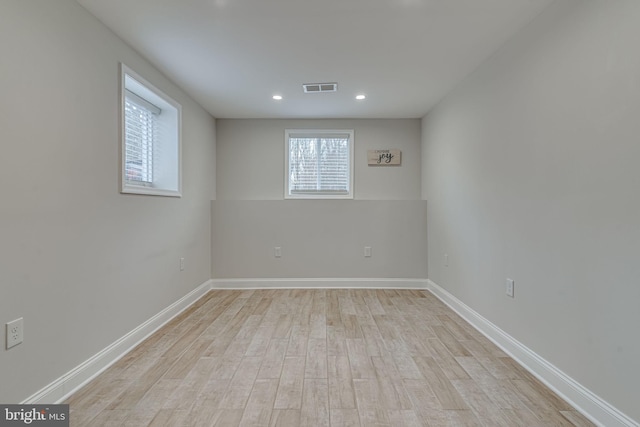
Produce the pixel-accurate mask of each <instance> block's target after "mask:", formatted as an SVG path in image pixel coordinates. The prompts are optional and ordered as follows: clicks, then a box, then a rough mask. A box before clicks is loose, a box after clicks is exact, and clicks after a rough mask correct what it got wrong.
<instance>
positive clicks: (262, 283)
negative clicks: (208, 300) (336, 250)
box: [211, 278, 427, 289]
mask: <svg viewBox="0 0 640 427" xmlns="http://www.w3.org/2000/svg"><path fill="white" fill-rule="evenodd" d="M211 288H212V289H427V280H426V279H378V278H345V279H343V278H304V279H264V278H258V279H213V280H212V285H211Z"/></svg>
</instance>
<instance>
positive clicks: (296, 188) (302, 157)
mask: <svg viewBox="0 0 640 427" xmlns="http://www.w3.org/2000/svg"><path fill="white" fill-rule="evenodd" d="M285 139H286V152H287V162H286V163H287V171H286V175H287V179H286V188H285V197H286V198H353V172H352V170H353V166H352V165H353V131H352V130H314V131H300V130H287V131H286V138H285Z"/></svg>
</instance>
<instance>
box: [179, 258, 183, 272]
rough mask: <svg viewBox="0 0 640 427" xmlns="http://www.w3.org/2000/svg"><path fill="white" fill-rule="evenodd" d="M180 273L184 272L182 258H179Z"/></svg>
mask: <svg viewBox="0 0 640 427" xmlns="http://www.w3.org/2000/svg"><path fill="white" fill-rule="evenodd" d="M180 271H184V258H180Z"/></svg>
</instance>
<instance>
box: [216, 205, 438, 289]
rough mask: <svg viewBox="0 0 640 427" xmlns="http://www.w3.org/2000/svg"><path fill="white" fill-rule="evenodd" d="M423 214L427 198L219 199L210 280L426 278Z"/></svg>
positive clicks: (425, 220) (425, 222)
mask: <svg viewBox="0 0 640 427" xmlns="http://www.w3.org/2000/svg"><path fill="white" fill-rule="evenodd" d="M426 212H427V206H426V202H424V201H422V200H391V201H389V200H323V201H320V200H285V201H277V200H216V201H214V202H212V217H211V218H212V237H213V239H212V242H213V249H212V256H213V263H212V268H213V277H214V278H216V279H221V278H354V277H355V278H401V279H409V278H412V279H426V278H427V262H426V260H427V240H426V238H425V237H426V233H427V217H426ZM275 246H278V247H280V248H281V250H282V257H281V258H276V257H275V256H274V250H273V248H274V247H275ZM365 246H369V247H371V257H367V258H365V257H364V247H365Z"/></svg>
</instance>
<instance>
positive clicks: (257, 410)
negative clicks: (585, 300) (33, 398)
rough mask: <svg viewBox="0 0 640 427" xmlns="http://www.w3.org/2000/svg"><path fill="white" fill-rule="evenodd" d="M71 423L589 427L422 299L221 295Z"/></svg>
mask: <svg viewBox="0 0 640 427" xmlns="http://www.w3.org/2000/svg"><path fill="white" fill-rule="evenodd" d="M67 403H69V405H70V411H71V415H70V416H71V425H72V426H82V427H84V426H133V427H141V426H224V427H231V426H269V427H276V426H283V427H284V426H291V427H299V426H313V427H316V426H333V427H337V426H393V427H399V426H433V427H436V426H487V427H493V426H507V427H512V426H526V427H535V426H578V427H583V426H592V425H593V424H592V423H591V422H589V421H588V420H587V419H586V418H585V417H583V416H582V415H581V414H579V413H578V412H576V411H575V410H573V408H571V406H569V405H568V404H567V403H565V402H564V401H563V400H562V399H560V398H559V397H558V396H556V395H555V394H553V393H552V392H551V391H550V390H548V389H547V388H546V387H545V386H544V385H542V384H541V383H540V382H539V381H538V380H536V379H535V378H534V377H533V376H532V375H530V374H529V373H528V372H527V371H525V370H524V369H523V368H522V367H520V366H519V365H518V364H517V363H515V362H514V361H513V360H512V359H510V358H509V357H508V356H507V355H506V354H504V353H503V352H502V351H501V350H500V349H498V348H497V347H496V346H495V345H493V344H492V343H491V342H490V341H489V340H487V339H486V338H485V337H484V336H482V335H481V334H480V333H479V332H477V331H476V330H475V329H473V328H472V327H471V326H470V325H468V324H467V323H466V322H465V321H464V320H462V319H461V318H460V317H458V316H457V315H456V314H455V313H454V312H453V311H452V310H450V309H449V308H448V307H446V306H445V305H444V304H443V303H442V302H440V301H439V300H438V299H437V298H435V297H434V296H433V295H431V294H430V293H429V292H427V291H417V290H366V289H357V290H356V289H353V290H352V289H344V290H342V289H341V290H301V289H291V290H246V291H228V290H216V291H211V292H209V293H208V294H207V295H206V296H204V297H203V298H202V299H200V300H199V301H198V302H197V303H196V304H194V305H193V306H192V307H190V308H189V309H188V310H186V311H185V312H183V313H181V314H180V315H179V316H178V317H176V318H175V319H173V320H172V321H171V322H170V323H168V324H167V325H166V326H165V327H163V328H162V329H161V330H159V331H158V332H157V333H155V334H154V335H152V336H151V337H150V338H148V339H147V340H146V341H144V342H143V343H142V344H141V345H139V346H138V347H136V348H135V349H134V350H133V351H131V352H130V353H129V354H127V355H126V356H125V357H124V358H122V359H121V360H119V361H118V362H117V363H115V364H114V365H113V366H112V367H110V368H109V369H107V370H106V371H105V372H104V373H102V374H101V375H100V376H99V377H98V378H96V379H95V380H93V381H92V382H90V383H89V384H88V385H87V386H85V387H84V388H82V389H81V390H79V391H78V392H77V393H75V394H74V395H73V396H71V397H70V398H69V399H68V401H67Z"/></svg>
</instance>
